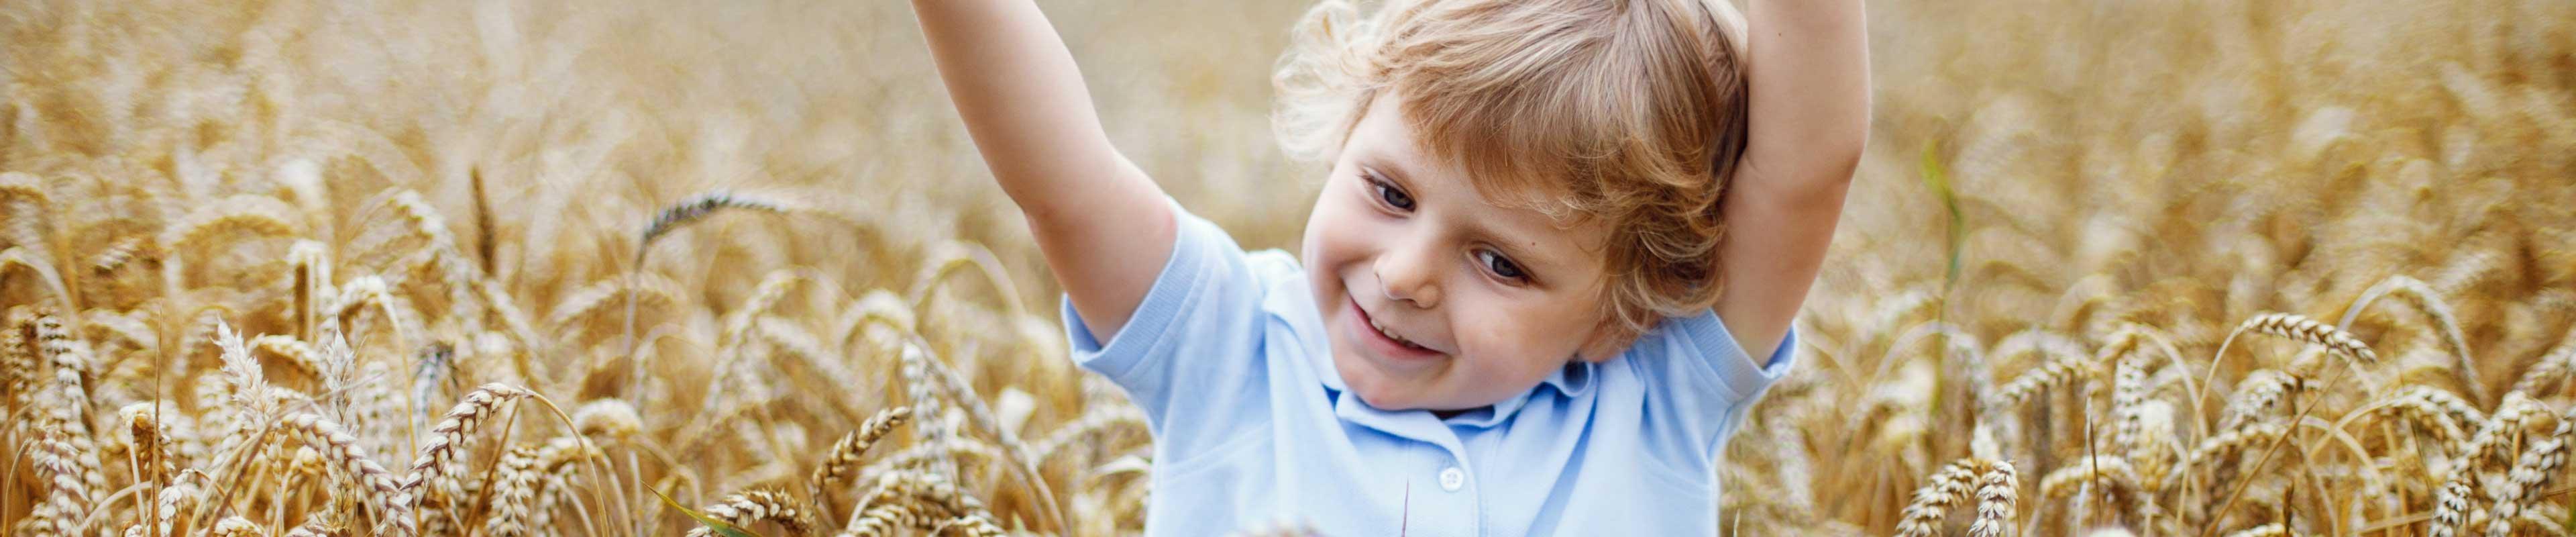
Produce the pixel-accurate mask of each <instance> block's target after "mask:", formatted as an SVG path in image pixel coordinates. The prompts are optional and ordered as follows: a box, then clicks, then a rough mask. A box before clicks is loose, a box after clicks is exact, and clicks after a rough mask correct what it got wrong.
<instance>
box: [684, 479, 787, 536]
mask: <svg viewBox="0 0 2576 537" xmlns="http://www.w3.org/2000/svg"><path fill="white" fill-rule="evenodd" d="M699 511H704V512H705V513H706V514H707V516H710V517H715V518H717V519H720V520H723V521H725V522H726V523H728V524H733V525H736V526H747V525H750V524H751V523H753V522H759V521H769V522H776V523H778V527H780V528H782V529H785V530H787V534H788V535H791V536H798V535H811V534H813V533H814V523H813V522H811V521H808V520H806V519H805V511H806V510H805V508H804V507H803V506H802V505H801V502H797V501H796V500H795V499H794V498H789V497H788V496H787V494H785V493H781V492H776V491H766V490H752V491H743V492H737V493H733V494H728V495H725V497H724V500H722V501H718V502H716V503H712V504H707V506H706V507H704V508H700V509H699ZM714 534H715V532H714V531H713V530H711V529H708V528H707V527H704V526H700V527H696V528H690V529H689V537H709V536H711V535H714Z"/></svg>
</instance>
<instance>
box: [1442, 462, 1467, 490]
mask: <svg viewBox="0 0 2576 537" xmlns="http://www.w3.org/2000/svg"><path fill="white" fill-rule="evenodd" d="M1464 486H1467V472H1465V471H1462V470H1459V469H1458V467H1456V466H1451V467H1448V468H1442V469H1440V488H1441V489H1442V490H1447V491H1449V492H1457V491H1458V488H1459V487H1464Z"/></svg>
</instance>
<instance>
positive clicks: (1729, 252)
mask: <svg viewBox="0 0 2576 537" xmlns="http://www.w3.org/2000/svg"><path fill="white" fill-rule="evenodd" d="M913 5H914V8H915V10H916V11H917V12H918V13H919V16H920V19H921V25H922V30H923V33H924V34H925V35H926V36H927V37H928V39H929V42H930V46H931V50H932V52H933V54H934V55H935V57H936V60H937V63H938V66H939V72H940V76H941V77H942V78H943V79H945V81H946V83H947V87H948V92H949V95H950V97H951V98H952V99H954V100H955V102H956V103H957V109H958V112H959V115H961V116H963V118H964V119H965V122H966V126H967V129H968V131H969V132H970V133H971V134H972V135H973V137H974V139H975V144H976V148H977V150H979V151H980V152H981V153H982V154H983V157H984V162H985V164H986V165H987V166H988V167H990V168H991V169H992V172H993V176H994V178H995V179H996V180H997V181H999V182H1000V183H1001V186H1002V189H1003V191H1004V192H1006V193H1008V194H1009V195H1010V197H1011V199H1012V200H1013V201H1014V202H1016V203H1017V204H1018V205H1019V207H1020V208H1021V209H1022V210H1023V211H1024V212H1026V213H1027V217H1028V221H1029V226H1030V228H1031V229H1032V230H1033V231H1034V233H1035V235H1036V238H1037V241H1038V246H1039V248H1040V249H1041V251H1043V252H1044V253H1045V256H1046V260H1047V264H1048V266H1050V267H1051V268H1052V269H1053V270H1054V272H1055V275H1056V279H1057V281H1058V283H1060V284H1062V285H1063V287H1064V289H1065V296H1066V304H1067V309H1066V311H1065V320H1066V324H1067V325H1068V327H1067V329H1068V332H1069V334H1068V335H1069V336H1070V337H1071V338H1072V340H1073V343H1074V347H1075V351H1074V360H1076V361H1077V362H1079V363H1080V364H1081V365H1082V367H1084V368H1087V369H1090V370H1092V371H1096V372H1098V373H1100V374H1102V375H1105V376H1107V377H1108V378H1109V379H1110V380H1112V381H1114V382H1116V383H1117V384H1118V385H1119V386H1121V387H1123V388H1124V389H1125V390H1126V391H1127V392H1128V395H1129V396H1131V397H1132V398H1133V399H1134V401H1135V403H1136V404H1137V405H1138V406H1140V407H1142V408H1143V409H1144V411H1145V413H1146V415H1147V416H1148V417H1149V418H1150V421H1151V423H1152V429H1153V432H1154V436H1155V447H1154V460H1155V464H1154V470H1153V476H1152V479H1153V490H1154V494H1153V499H1152V504H1151V505H1150V507H1149V509H1148V511H1147V512H1148V515H1147V521H1146V524H1145V525H1146V529H1147V531H1148V533H1151V534H1155V535H1215V534H1223V533H1228V532H1232V531H1235V530H1239V529H1244V528H1247V527H1257V526H1264V525H1268V524H1270V523H1275V522H1303V523H1306V524H1311V525H1313V526H1314V527H1316V528H1317V529H1320V530H1322V531H1324V532H1325V533H1326V534H1329V535H1395V534H1404V535H1417V536H1418V535H1487V534H1494V535H1518V534H1555V533H1569V532H1575V533H1586V534H1601V535H1683V534H1708V533H1711V532H1712V530H1713V528H1712V526H1711V524H1712V523H1713V522H1714V521H1715V517H1713V516H1711V514H1710V511H1711V510H1712V509H1713V506H1714V505H1715V503H1714V502H1715V501H1716V500H1717V494H1718V492H1717V491H1715V490H1712V483H1711V477H1712V474H1713V471H1712V470H1713V469H1714V468H1716V467H1717V465H1719V464H1720V461H1719V457H1720V455H1721V453H1722V452H1723V446H1724V444H1725V440H1726V438H1727V437H1728V436H1729V435H1730V434H1731V433H1732V432H1733V430H1734V429H1735V426H1736V424H1738V423H1740V422H1741V421H1742V420H1743V418H1744V414H1745V412H1746V410H1747V409H1748V408H1750V407H1751V406H1752V404H1753V401H1754V399H1755V398H1756V397H1758V396H1760V395H1761V393H1762V391H1763V389H1764V388H1765V387H1767V386H1769V385H1770V384H1771V382H1773V381H1775V380H1777V379H1779V378H1780V377H1781V376H1782V375H1783V374H1784V373H1786V372H1787V371H1788V369H1789V368H1790V366H1791V365H1792V356H1793V353H1792V348H1793V347H1795V346H1796V344H1795V340H1796V336H1795V334H1793V333H1792V332H1791V331H1790V321H1791V319H1792V318H1793V317H1795V316H1796V314H1797V311H1798V307H1799V303H1800V302H1801V301H1802V300H1803V299H1804V296H1805V295H1806V292H1807V288H1808V286H1809V285H1810V284H1811V283H1813V281H1814V279H1815V275H1816V272H1817V269H1818V266H1819V264H1820V263H1821V262H1822V258H1823V256H1824V252H1825V247H1826V243H1827V241H1828V240H1830V238H1831V237H1832V235H1833V229H1834V221H1835V219H1836V217H1837V216H1838V215H1839V213H1840V212H1841V210H1842V203H1843V197H1844V192H1845V190H1846V189H1847V188H1848V184H1849V182H1850V178H1851V175H1852V169H1853V167H1854V165H1855V164H1856V162H1857V161H1858V159H1859V155H1860V152H1861V147H1862V144H1863V140H1864V139H1865V138H1867V134H1868V125H1869V112H1868V110H1869V102H1868V99H1869V98H1868V85H1869V84H1868V70H1867V53H1866V50H1865V47H1866V42H1865V35H1864V31H1863V22H1862V10H1861V5H1860V0H1753V3H1752V6H1751V9H1750V10H1749V11H1750V19H1751V20H1750V22H1749V24H1747V23H1746V22H1745V21H1744V20H1743V19H1742V18H1741V17H1739V16H1738V15H1737V14H1736V12H1735V11H1734V9H1733V8H1732V7H1731V6H1729V5H1728V4H1726V3H1725V0H1504V1H1478V0H1396V1H1392V2H1390V3H1389V4H1388V5H1385V6H1381V7H1379V8H1377V9H1376V10H1375V11H1374V12H1372V13H1369V14H1366V15H1361V14H1359V13H1357V10H1356V9H1354V8H1351V7H1349V6H1347V5H1344V4H1341V3H1340V2H1337V1H1329V0H1328V1H1327V2H1326V3H1325V4H1324V5H1321V6H1318V7H1316V8H1314V9H1313V10H1312V11H1310V12H1309V13H1308V14H1307V16H1306V20H1305V21H1304V22H1303V23H1301V24H1300V26H1299V39H1298V44H1297V46H1296V47H1295V48H1294V49H1292V50H1291V51H1290V52H1289V54H1288V56H1287V57H1286V58H1285V59H1284V61H1283V62H1281V64H1280V65H1281V66H1280V68H1279V71H1278V73H1277V75H1278V76H1277V78H1278V80H1279V85H1280V90H1281V92H1282V93H1281V97H1280V98H1281V105H1280V107H1279V109H1278V114H1277V118H1276V119H1277V121H1276V123H1277V125H1278V126H1279V128H1280V133H1281V135H1282V139H1283V140H1285V141H1286V145H1287V146H1288V147H1289V149H1290V150H1292V151H1295V152H1299V153H1304V154H1308V155H1312V156H1316V157H1320V158H1321V159H1322V160H1326V161H1329V162H1331V163H1332V173H1331V175H1330V176H1329V177H1328V178H1326V179H1325V181H1324V187H1323V192H1322V194H1321V195H1320V196H1319V198H1318V199H1317V200H1316V202H1315V209H1314V214H1313V215H1312V216H1311V217H1309V219H1308V220H1307V222H1306V232H1305V239H1304V244H1303V251H1302V254H1301V255H1299V256H1296V257H1290V256H1289V255H1287V254H1286V253H1283V252H1277V251H1266V252H1259V253H1250V254H1247V253H1245V252H1243V251H1242V250H1241V249H1240V248H1239V247H1237V246H1236V244H1235V243H1234V241H1233V240H1232V239H1231V238H1229V237H1227V236H1226V234H1225V232H1224V231H1222V230H1219V229H1217V228H1216V227H1215V226H1214V225H1213V224H1210V223H1208V222H1207V221H1206V220H1202V219H1200V218H1198V217H1196V216H1192V215H1190V214H1189V213H1188V212H1186V211H1185V210H1183V209H1182V208H1180V207H1178V206H1177V205H1176V204H1174V203H1173V202H1172V201H1171V200H1170V199H1169V198H1167V197H1166V196H1164V195H1163V193H1162V191H1161V190H1160V189H1159V188H1158V187H1156V186H1155V184H1154V182H1153V180H1152V179H1150V178H1148V177H1146V175H1145V173H1144V172H1143V171H1141V170H1138V169H1137V168H1136V166H1135V165H1134V164H1132V163H1130V162H1128V161H1127V160H1126V159H1125V158H1124V157H1121V156H1120V155H1119V153H1118V150H1117V149H1116V148H1113V147H1111V146H1110V144H1109V139H1108V138H1107V137H1106V136H1105V135H1104V134H1103V133H1102V130H1101V127H1100V124H1099V118H1098V117H1097V116H1096V115H1095V113H1094V111H1093V109H1092V107H1091V102H1090V96H1089V94H1088V93H1087V92H1086V91H1085V90H1084V88H1083V83H1082V80H1081V74H1080V73H1079V72H1077V71H1076V70H1075V67H1074V62H1073V58H1072V57H1071V54H1070V53H1068V52H1067V51H1066V49H1065V47H1064V45H1063V43H1062V42H1061V41H1060V40H1059V39H1058V38H1057V37H1056V34H1055V32H1054V31H1053V30H1052V29H1051V28H1049V27H1048V25H1047V22H1046V20H1045V17H1044V16H1043V15H1042V14H1040V12H1039V10H1038V7H1037V6H1036V5H1035V4H1034V3H1032V2H1031V1H1029V0H915V1H914V3H913ZM1747 26H1749V27H1750V32H1749V33H1748V32H1747V31H1746V30H1747V28H1746V27H1747ZM1747 350H1758V351H1760V352H1759V353H1758V354H1757V353H1749V352H1747ZM1757 493H1758V492H1757Z"/></svg>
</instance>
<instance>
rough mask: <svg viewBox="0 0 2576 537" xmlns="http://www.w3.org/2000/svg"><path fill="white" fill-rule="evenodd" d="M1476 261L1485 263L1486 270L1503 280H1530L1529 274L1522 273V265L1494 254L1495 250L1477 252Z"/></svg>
mask: <svg viewBox="0 0 2576 537" xmlns="http://www.w3.org/2000/svg"><path fill="white" fill-rule="evenodd" d="M1476 259H1478V260H1481V261H1483V262H1484V263H1485V270H1490V271H1494V275H1495V276H1501V277H1503V279H1506V280H1515V281H1517V280H1524V279H1528V278H1529V275H1528V274H1525V273H1522V272H1521V266H1520V264H1518V263H1513V262H1512V260H1511V259H1509V258H1505V257H1503V254H1498V253H1494V251H1493V250H1480V251H1477V252H1476Z"/></svg>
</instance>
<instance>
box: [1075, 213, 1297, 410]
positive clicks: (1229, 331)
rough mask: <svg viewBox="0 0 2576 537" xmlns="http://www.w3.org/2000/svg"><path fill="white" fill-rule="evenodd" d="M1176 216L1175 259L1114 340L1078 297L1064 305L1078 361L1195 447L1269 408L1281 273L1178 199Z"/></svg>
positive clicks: (1161, 274)
mask: <svg viewBox="0 0 2576 537" xmlns="http://www.w3.org/2000/svg"><path fill="white" fill-rule="evenodd" d="M1173 219H1174V221H1175V222H1176V223H1177V224H1178V225H1177V226H1176V227H1177V228H1178V229H1177V230H1176V231H1175V232H1174V233H1173V235H1174V237H1173V244H1172V254H1171V258H1170V259H1169V260H1167V261H1165V262H1164V263H1163V269H1162V272H1161V273H1160V274H1158V275H1157V276H1155V278H1154V285H1153V287H1152V288H1151V289H1150V290H1148V291H1147V292H1146V293H1145V298H1144V299H1143V300H1142V301H1140V302H1138V303H1137V304H1136V311H1135V314H1133V315H1132V316H1130V317H1128V320H1127V325H1126V326H1124V327H1120V328H1119V329H1118V331H1117V332H1116V333H1114V334H1104V335H1107V336H1108V337H1109V339H1108V341H1105V342H1104V341H1100V340H1097V339H1095V338H1093V337H1092V332H1091V330H1090V327H1089V326H1088V325H1087V324H1085V323H1084V322H1083V320H1082V317H1081V316H1080V315H1079V314H1078V313H1076V312H1075V311H1074V309H1073V303H1072V301H1071V300H1069V299H1068V300H1064V301H1062V306H1061V308H1062V309H1063V315H1064V320H1065V331H1066V336H1067V337H1068V339H1069V340H1071V342H1072V345H1071V347H1072V349H1071V350H1072V355H1073V361H1074V363H1075V364H1077V365H1080V366H1081V367H1082V368H1084V369H1088V370H1091V371H1093V372H1096V373H1099V374H1101V375H1103V376H1106V377H1108V378H1109V380H1110V381H1111V382H1112V383H1115V384H1117V385H1118V386H1119V387H1120V388H1122V389H1124V390H1126V392H1127V396H1128V398H1129V399H1131V400H1132V401H1134V402H1135V404H1136V406H1137V407H1139V408H1140V409H1142V410H1143V411H1144V413H1145V416H1146V419H1147V422H1148V423H1149V424H1150V425H1151V426H1152V429H1153V432H1154V437H1155V440H1156V441H1157V442H1162V443H1166V444H1169V445H1166V446H1164V447H1165V449H1167V450H1169V451H1168V453H1173V454H1186V453H1195V452H1197V451H1199V450H1200V449H1202V448H1206V447H1211V446H1213V445H1215V444H1217V443H1220V442H1222V441H1223V440H1224V439H1225V438H1227V437H1231V436H1233V435H1231V434H1226V431H1227V430H1229V428H1230V427H1233V426H1235V425H1238V424H1241V423H1244V422H1246V421H1247V420H1246V419H1245V418H1247V417H1258V416H1261V415H1262V414H1261V412H1262V411H1263V410H1264V408H1262V405H1264V404H1266V403H1267V401H1268V399H1267V398H1266V396H1265V395H1264V393H1265V392H1264V391H1263V390H1261V389H1260V388H1261V387H1263V386H1266V380H1265V379H1266V377H1265V371H1266V369H1265V368H1264V367H1263V365H1262V363H1261V361H1262V360H1263V356H1262V355H1261V354H1262V353H1260V352H1259V351H1260V349H1261V348H1262V342H1261V338H1262V334H1263V332H1264V324H1265V320H1266V317H1265V314H1264V313H1263V312H1262V309H1261V302H1262V295H1263V293H1264V291H1265V290H1266V289H1268V288H1269V287H1270V286H1269V285H1267V282H1264V281H1262V280H1264V279H1265V278H1266V277H1269V276H1272V275H1271V274H1269V273H1271V272H1275V271H1264V270H1257V269H1256V267H1255V263H1253V260H1252V259H1249V256H1247V255H1246V254H1245V253H1244V252H1243V249H1242V248H1241V247H1240V246H1237V245H1236V244H1235V242H1234V239H1233V238H1232V237H1229V236H1227V235H1226V234H1225V231H1224V230H1222V229H1219V228H1217V227H1216V224H1214V223H1211V222H1208V221H1207V220H1206V219H1202V218H1199V217H1198V216H1197V215H1192V214H1190V213H1188V212H1187V211H1184V210H1181V209H1180V208H1179V206H1178V205H1177V204H1175V205H1173Z"/></svg>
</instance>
